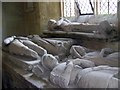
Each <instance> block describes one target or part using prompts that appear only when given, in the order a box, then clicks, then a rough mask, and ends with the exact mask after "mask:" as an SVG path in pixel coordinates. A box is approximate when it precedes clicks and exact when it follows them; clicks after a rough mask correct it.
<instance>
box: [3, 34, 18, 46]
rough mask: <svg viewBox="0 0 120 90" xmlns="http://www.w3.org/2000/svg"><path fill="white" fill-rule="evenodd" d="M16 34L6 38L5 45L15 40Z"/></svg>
mask: <svg viewBox="0 0 120 90" xmlns="http://www.w3.org/2000/svg"><path fill="white" fill-rule="evenodd" d="M15 37H16V36H11V37H8V38H6V39H4V41H3V42H4V44H5V45H8V44H10V43H11V42H12V41H13V40H14V38H15Z"/></svg>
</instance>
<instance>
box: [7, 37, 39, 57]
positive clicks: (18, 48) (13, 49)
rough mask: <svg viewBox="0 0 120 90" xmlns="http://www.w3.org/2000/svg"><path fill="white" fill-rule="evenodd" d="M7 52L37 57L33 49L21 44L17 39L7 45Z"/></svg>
mask: <svg viewBox="0 0 120 90" xmlns="http://www.w3.org/2000/svg"><path fill="white" fill-rule="evenodd" d="M8 48H9V52H10V53H12V54H16V55H21V56H26V57H31V58H38V57H39V56H38V54H37V52H35V51H34V50H32V49H30V48H28V47H27V46H25V45H24V44H22V43H21V42H20V41H19V40H17V39H16V40H14V41H13V42H12V43H11V44H10V45H9V47H8Z"/></svg>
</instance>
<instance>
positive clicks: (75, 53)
mask: <svg viewBox="0 0 120 90" xmlns="http://www.w3.org/2000/svg"><path fill="white" fill-rule="evenodd" d="M70 54H71V55H72V57H73V58H82V56H84V55H85V54H86V52H85V49H84V48H83V47H82V46H77V45H73V46H72V47H71V49H70Z"/></svg>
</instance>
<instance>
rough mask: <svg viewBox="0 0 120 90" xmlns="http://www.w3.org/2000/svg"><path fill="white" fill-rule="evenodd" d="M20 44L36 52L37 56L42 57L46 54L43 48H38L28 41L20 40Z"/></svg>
mask: <svg viewBox="0 0 120 90" xmlns="http://www.w3.org/2000/svg"><path fill="white" fill-rule="evenodd" d="M21 42H22V43H23V44H24V45H26V46H27V47H28V48H30V49H32V50H34V51H36V52H37V53H38V54H39V56H43V55H44V54H47V50H45V49H44V48H42V47H41V46H38V45H37V44H35V43H33V42H32V41H30V40H21Z"/></svg>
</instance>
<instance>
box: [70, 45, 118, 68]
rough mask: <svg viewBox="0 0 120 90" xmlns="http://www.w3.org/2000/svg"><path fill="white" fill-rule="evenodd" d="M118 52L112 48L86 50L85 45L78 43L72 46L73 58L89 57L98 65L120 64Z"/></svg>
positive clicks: (88, 58)
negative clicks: (78, 44) (119, 62)
mask: <svg viewBox="0 0 120 90" xmlns="http://www.w3.org/2000/svg"><path fill="white" fill-rule="evenodd" d="M83 53H84V55H83ZM118 54H119V52H117V51H114V50H112V49H111V48H103V49H102V50H101V51H90V52H86V50H85V48H84V47H81V46H76V45H74V46H72V47H71V56H72V57H73V58H80V59H87V60H90V61H93V62H94V63H95V64H96V65H110V66H118V58H119V55H118Z"/></svg>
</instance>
